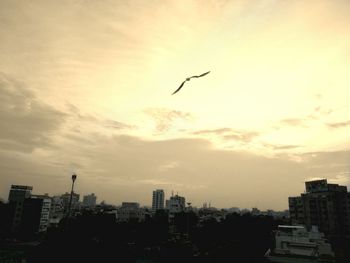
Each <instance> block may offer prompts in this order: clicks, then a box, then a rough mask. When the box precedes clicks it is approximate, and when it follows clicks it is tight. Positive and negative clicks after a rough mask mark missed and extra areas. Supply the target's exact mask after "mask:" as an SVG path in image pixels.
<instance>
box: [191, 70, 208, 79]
mask: <svg viewBox="0 0 350 263" xmlns="http://www.w3.org/2000/svg"><path fill="white" fill-rule="evenodd" d="M209 72H210V71H208V72H205V73H203V74H201V75H195V76H192V77H190V78H200V77H203V76H205V75H207V74H209Z"/></svg>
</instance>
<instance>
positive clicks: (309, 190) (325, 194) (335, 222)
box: [288, 179, 350, 235]
mask: <svg viewBox="0 0 350 263" xmlns="http://www.w3.org/2000/svg"><path fill="white" fill-rule="evenodd" d="M305 188H306V192H305V193H303V194H301V196H297V197H289V200H288V201H289V213H290V219H291V221H292V223H293V224H302V225H306V226H307V227H308V228H309V229H311V226H313V225H315V226H318V228H319V229H320V230H321V231H322V232H324V233H325V234H330V235H350V193H349V192H348V191H347V187H346V186H340V185H338V184H328V183H327V180H326V179H323V180H314V181H309V182H305Z"/></svg>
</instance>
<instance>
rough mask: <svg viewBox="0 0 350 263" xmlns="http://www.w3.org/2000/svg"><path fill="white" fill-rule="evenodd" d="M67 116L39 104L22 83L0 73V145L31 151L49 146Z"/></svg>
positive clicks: (46, 105) (33, 94)
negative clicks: (0, 124) (0, 123)
mask: <svg viewBox="0 0 350 263" xmlns="http://www.w3.org/2000/svg"><path fill="white" fill-rule="evenodd" d="M66 118H67V114H65V113H63V112H61V111H59V110H57V109H55V108H54V107H52V106H50V105H48V104H46V103H44V102H43V101H41V100H39V99H38V98H37V97H36V95H35V93H34V92H32V91H31V90H30V89H29V88H28V87H25V85H24V83H21V82H18V81H15V80H13V79H12V78H11V77H9V76H8V75H6V74H4V73H0V119H1V122H2V123H3V125H2V126H1V129H0V145H1V146H2V147H3V148H7V149H12V150H18V151H32V150H34V149H35V148H37V147H45V146H49V145H51V143H52V137H53V136H54V135H55V134H56V133H57V131H58V130H59V129H60V128H61V126H62V124H63V123H64V122H65V120H66Z"/></svg>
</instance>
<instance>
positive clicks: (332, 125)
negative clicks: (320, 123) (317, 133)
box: [327, 120, 350, 129]
mask: <svg viewBox="0 0 350 263" xmlns="http://www.w3.org/2000/svg"><path fill="white" fill-rule="evenodd" d="M327 126H328V127H329V128H334V129H338V128H345V127H348V126H350V120H349V121H343V122H333V123H327Z"/></svg>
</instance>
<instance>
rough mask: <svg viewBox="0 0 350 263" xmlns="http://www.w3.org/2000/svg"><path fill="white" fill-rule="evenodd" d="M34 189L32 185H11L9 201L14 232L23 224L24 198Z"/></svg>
mask: <svg viewBox="0 0 350 263" xmlns="http://www.w3.org/2000/svg"><path fill="white" fill-rule="evenodd" d="M32 190H33V187H32V186H26V185H11V189H10V192H9V198H8V201H9V204H10V206H11V210H12V212H11V214H12V215H11V218H12V223H11V228H12V231H14V232H17V231H18V229H19V226H20V224H21V220H22V213H23V205H24V200H25V199H27V198H29V197H30V195H31V193H32Z"/></svg>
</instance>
